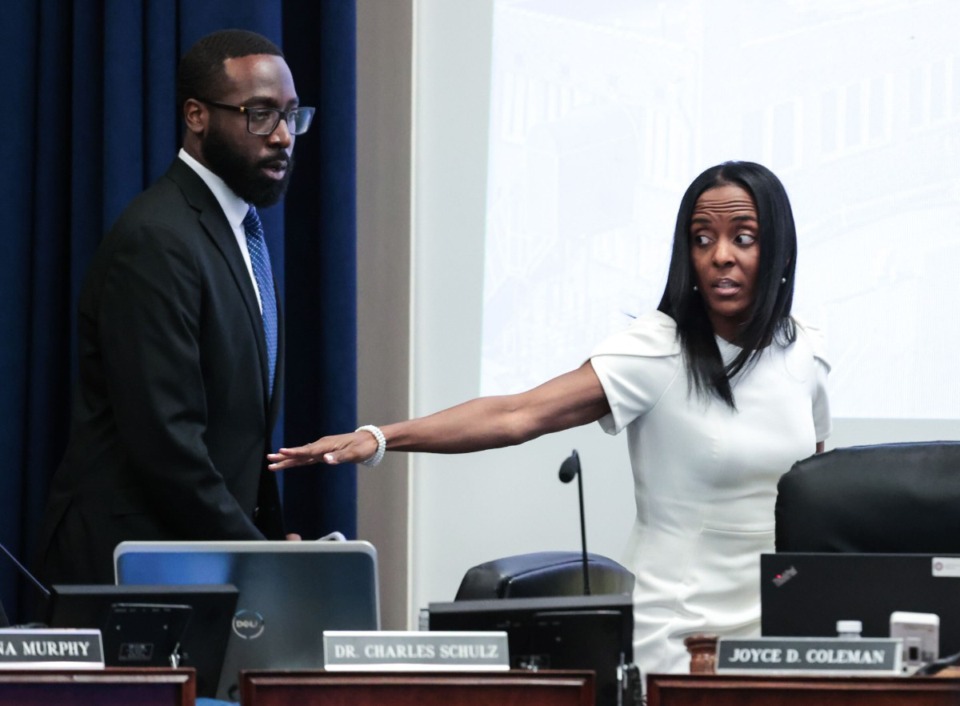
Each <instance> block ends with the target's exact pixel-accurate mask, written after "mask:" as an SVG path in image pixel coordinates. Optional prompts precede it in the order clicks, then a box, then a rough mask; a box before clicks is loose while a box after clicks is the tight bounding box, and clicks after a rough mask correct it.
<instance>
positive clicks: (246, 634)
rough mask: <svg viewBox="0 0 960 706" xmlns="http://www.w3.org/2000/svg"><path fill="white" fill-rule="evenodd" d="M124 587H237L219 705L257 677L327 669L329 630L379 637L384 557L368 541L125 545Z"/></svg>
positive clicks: (119, 557)
mask: <svg viewBox="0 0 960 706" xmlns="http://www.w3.org/2000/svg"><path fill="white" fill-rule="evenodd" d="M114 568H115V571H116V579H117V583H118V584H145V583H162V584H210V583H229V584H233V585H234V586H236V587H237V589H238V591H239V596H238V599H237V610H236V613H235V614H234V615H233V621H232V624H231V631H230V636H229V639H228V641H227V650H226V656H225V657H224V662H223V669H222V670H221V676H220V683H219V686H218V688H217V693H216V698H218V699H223V700H227V701H239V700H240V697H239V696H240V695H239V675H240V671H241V670H251V669H258V670H259V669H317V668H320V667H322V666H323V631H324V630H379V629H380V602H379V587H378V576H377V554H376V550H375V549H374V547H373V545H371V544H370V543H369V542H364V541H306V542H286V541H241V542H220V541H201V542H122V543H120V544H119V545H117V548H116V549H115V550H114Z"/></svg>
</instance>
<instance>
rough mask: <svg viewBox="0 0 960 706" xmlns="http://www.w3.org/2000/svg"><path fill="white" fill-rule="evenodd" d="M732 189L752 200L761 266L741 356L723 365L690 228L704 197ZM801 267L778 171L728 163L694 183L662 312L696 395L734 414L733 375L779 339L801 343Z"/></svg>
mask: <svg viewBox="0 0 960 706" xmlns="http://www.w3.org/2000/svg"><path fill="white" fill-rule="evenodd" d="M729 184H733V185H736V186H739V187H741V188H743V189H745V190H746V191H747V192H748V193H749V194H750V195H751V196H753V201H754V203H755V204H756V207H757V220H758V227H759V234H760V239H759V242H760V264H759V267H758V271H757V282H756V285H755V287H754V292H755V296H754V300H753V303H752V304H751V305H750V310H749V313H748V316H747V320H746V323H745V324H744V325H743V327H742V328H741V329H740V332H739V333H738V335H737V339H736V340H735V341H733V343H735V344H736V345H738V346H740V348H742V350H741V351H740V353H739V354H738V355H737V357H736V358H734V359H733V361H731V362H730V364H729V365H727V366H725V365H724V364H723V359H722V357H721V355H720V349H719V348H718V347H717V341H716V337H715V335H714V331H713V326H712V325H711V324H710V319H709V318H708V317H707V310H706V307H705V306H704V304H703V297H702V296H701V294H700V292H698V291H696V290H694V285H695V284H697V279H696V275H695V273H694V271H693V262H692V260H691V256H690V243H691V237H690V225H691V221H692V219H693V211H694V208H695V206H696V204H697V199H699V198H700V195H701V194H703V192H705V191H709V190H710V189H713V188H716V187H718V186H725V185H729ZM796 266H797V229H796V226H795V224H794V222H793V211H792V210H791V208H790V200H789V199H788V198H787V192H786V190H785V189H784V188H783V184H781V183H780V180H779V179H778V178H777V177H776V175H774V173H773V172H771V171H770V170H769V169H767V168H766V167H764V166H761V165H759V164H754V163H753V162H724V163H723V164H719V165H717V166H715V167H711V168H710V169H707V170H706V171H705V172H703V173H702V174H701V175H700V176H698V177H697V178H696V179H694V181H693V183H692V184H690V187H689V188H688V189H687V191H686V193H685V194H684V195H683V199H682V200H681V202H680V210H679V212H678V213H677V226H676V230H675V231H674V234H673V254H672V255H671V258H670V270H669V272H668V274H667V285H666V287H665V288H664V291H663V298H661V300H660V305H659V306H658V307H657V308H658V309H659V310H660V311H662V312H663V313H665V314H667V315H668V316H670V317H671V318H673V320H674V321H676V322H677V335H678V336H679V339H680V346H681V348H682V350H683V355H684V358H685V360H686V363H687V368H688V369H689V371H690V379H691V384H692V386H693V387H694V389H696V391H697V393H698V394H704V393H708V394H709V393H712V394H716V395H717V396H718V397H719V398H720V399H722V400H723V401H724V402H726V403H727V404H728V405H729V406H730V407H732V408H734V409H735V408H736V404H735V403H734V399H733V391H732V390H731V386H730V380H731V379H732V378H733V376H734V375H736V374H737V373H738V372H740V371H741V370H742V369H743V368H744V367H746V366H747V365H750V364H752V363H753V362H754V361H755V360H756V358H757V357H758V356H759V355H761V353H762V352H763V349H764V348H766V347H767V346H769V345H770V344H771V343H772V342H773V341H774V339H776V340H777V341H778V342H782V343H790V342H792V341H794V340H795V339H796V336H797V332H796V326H795V325H794V322H793V319H792V318H791V317H790V308H791V306H792V305H793V282H794V272H795V270H796ZM784 279H785V280H786V281H783V280H784Z"/></svg>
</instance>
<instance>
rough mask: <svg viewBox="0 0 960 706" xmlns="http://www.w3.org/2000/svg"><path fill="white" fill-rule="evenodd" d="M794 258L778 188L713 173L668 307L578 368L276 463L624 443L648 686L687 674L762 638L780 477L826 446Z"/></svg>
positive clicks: (686, 238) (698, 202)
mask: <svg viewBox="0 0 960 706" xmlns="http://www.w3.org/2000/svg"><path fill="white" fill-rule="evenodd" d="M796 260H797V241H796V229H795V226H794V221H793V214H792V211H791V208H790V202H789V199H788V198H787V194H786V191H785V190H784V188H783V185H782V184H781V183H780V181H779V179H777V177H776V176H775V175H774V174H773V173H772V172H770V170H768V169H766V168H765V167H763V166H761V165H758V164H753V163H750V162H727V163H724V164H721V165H718V166H716V167H712V168H710V169H708V170H706V171H705V172H703V173H702V174H701V175H700V176H699V177H697V179H695V180H694V182H693V183H692V184H691V185H690V187H689V188H688V189H687V191H686V193H685V194H684V197H683V199H682V201H681V204H680V209H679V213H678V215H677V225H676V230H675V232H674V241H673V254H672V258H671V263H670V270H669V275H668V278H667V285H666V289H665V291H664V294H663V298H662V299H661V301H660V305H659V306H658V308H657V311H655V312H652V313H650V314H647V315H643V316H641V317H639V318H637V319H636V320H635V321H634V323H633V324H632V325H631V326H630V327H629V328H628V329H627V330H625V331H624V332H622V333H620V334H617V335H614V336H612V337H611V338H609V339H608V340H606V341H604V342H603V343H602V344H601V345H599V346H598V347H597V349H596V350H595V351H594V353H593V354H592V355H591V357H590V359H589V360H588V361H587V362H585V363H584V364H583V365H581V366H580V367H579V368H577V369H576V370H573V371H571V372H568V373H566V374H564V375H560V376H559V377H556V378H554V379H552V380H550V381H548V382H545V383H544V384H542V385H540V386H538V387H536V388H534V389H532V390H528V391H526V392H522V393H519V394H514V395H504V396H496V397H483V398H478V399H475V400H471V401H469V402H465V403H463V404H460V405H457V406H455V407H451V408H449V409H446V410H443V411H441V412H437V413H436V414H432V415H429V416H427V417H422V418H419V419H414V420H410V421H405V422H399V423H396V424H389V425H386V426H383V427H380V428H377V427H373V426H365V427H361V428H360V429H358V430H357V431H355V432H353V433H351V434H341V435H337V436H329V437H324V438H321V439H319V440H317V441H315V442H313V443H311V444H307V445H305V446H301V447H297V448H284V449H280V450H279V451H278V452H277V453H275V454H271V455H270V456H269V457H268V459H269V461H270V464H271V466H270V467H271V468H272V469H273V470H281V469H284V468H290V467H292V466H299V465H304V464H309V463H317V462H323V463H327V464H337V463H358V462H359V463H364V462H366V463H368V464H370V463H376V462H379V460H380V459H381V458H382V457H383V453H384V451H385V450H391V451H427V452H437V453H464V452H469V451H479V450H483V449H489V448H497V447H503V446H510V445H514V444H520V443H523V442H525V441H529V440H530V439H534V438H536V437H538V436H541V435H543V434H548V433H550V432H556V431H560V430H563V429H569V428H571V427H575V426H579V425H582V424H586V423H588V422H594V421H599V422H600V424H601V425H602V427H603V428H604V429H605V430H606V431H607V432H609V433H614V434H615V433H618V432H620V431H621V430H623V429H626V431H627V435H628V441H629V450H630V460H631V465H632V468H633V474H634V485H635V491H636V507H637V516H636V521H635V523H634V528H633V531H632V534H631V538H630V541H629V545H628V556H627V559H626V562H625V563H626V564H627V566H630V567H631V568H632V569H633V571H634V573H635V574H636V577H637V584H636V589H635V591H634V603H635V606H636V608H635V634H634V661H635V662H636V663H637V664H638V665H639V666H640V669H641V673H643V674H650V673H657V672H683V671H686V670H687V668H688V665H689V659H688V657H687V655H686V651H685V648H684V645H683V639H684V638H685V637H686V636H688V635H691V634H695V633H703V632H709V633H716V634H719V635H721V636H755V635H757V634H759V617H760V601H759V554H760V553H761V552H764V551H773V529H774V526H773V525H774V519H773V508H774V501H775V498H776V485H777V480H778V479H779V478H780V476H781V475H782V474H783V473H785V472H786V471H787V470H788V469H789V468H790V467H791V466H792V465H793V463H794V462H796V461H798V460H800V459H802V458H805V457H807V456H809V455H811V454H812V453H814V451H818V452H819V451H821V450H822V449H823V441H824V439H826V437H827V436H828V435H829V432H830V414H829V408H828V403H827V395H826V377H827V372H828V370H829V367H828V365H827V363H826V361H825V359H824V354H823V345H822V341H821V337H820V335H819V332H817V331H816V330H815V329H812V328H810V327H806V326H803V325H801V324H799V323H797V322H796V321H795V320H794V319H793V318H792V317H791V315H790V310H791V304H792V301H793V284H794V271H795V268H796Z"/></svg>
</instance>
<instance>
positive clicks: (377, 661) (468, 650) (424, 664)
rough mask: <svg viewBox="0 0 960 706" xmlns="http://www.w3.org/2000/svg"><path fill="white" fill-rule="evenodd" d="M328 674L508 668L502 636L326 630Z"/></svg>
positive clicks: (505, 637)
mask: <svg viewBox="0 0 960 706" xmlns="http://www.w3.org/2000/svg"><path fill="white" fill-rule="evenodd" d="M323 666H324V668H325V669H327V670H330V671H335V670H340V671H364V670H384V671H410V672H415V671H444V670H457V671H465V672H469V671H496V670H508V669H510V655H509V654H508V651H507V633H505V632H443V631H436V632H433V631H424V632H405V631H355V630H335V631H331V630H325V631H324V633H323Z"/></svg>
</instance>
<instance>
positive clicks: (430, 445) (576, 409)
mask: <svg viewBox="0 0 960 706" xmlns="http://www.w3.org/2000/svg"><path fill="white" fill-rule="evenodd" d="M609 411H610V405H609V404H608V403H607V398H606V396H605V395H604V393H603V387H602V386H601V385H600V380H599V378H598V377H597V374H596V373H595V372H594V370H593V366H592V365H591V364H590V362H589V361H587V362H586V363H584V364H583V365H581V366H580V367H579V368H577V369H576V370H573V371H571V372H569V373H565V374H563V375H560V376H559V377H555V378H553V379H552V380H549V381H547V382H545V383H543V384H542V385H539V386H537V387H535V388H533V389H532V390H528V391H526V392H521V393H518V394H515V395H498V396H495V397H479V398H477V399H474V400H470V401H469V402H464V403H463V404H459V405H456V406H455V407H450V408H449V409H445V410H443V411H442V412H436V413H435V414H431V415H429V416H426V417H420V418H418V419H411V420H409V421H406V422H398V423H396V424H388V425H386V426H383V427H381V428H380V429H381V431H382V432H383V435H384V437H385V438H386V441H387V449H389V450H391V451H429V452H433V453H466V452H469V451H482V450H484V449H494V448H500V447H502V446H514V445H516V444H522V443H523V442H525V441H529V440H531V439H535V438H537V437H538V436H542V435H544V434H549V433H551V432H555V431H562V430H563V429H570V428H572V427H577V426H581V425H583V424H588V423H590V422H594V421H596V420H598V419H600V418H601V417H602V416H604V415H605V414H607V413H608V412H609ZM376 450H377V440H376V439H375V438H374V436H373V434H371V433H370V432H367V431H356V432H352V433H350V434H338V435H336V436H325V437H323V438H321V439H318V440H317V441H314V442H313V443H310V444H306V445H304V446H298V447H295V448H282V449H280V450H279V451H278V452H277V453H273V454H268V456H267V460H268V461H269V462H270V469H271V470H274V471H279V470H283V469H284V468H292V467H294V466H303V465H307V464H311V463H320V462H323V463H328V464H336V463H357V462H360V461H364V460H366V459H368V458H370V457H371V456H373V454H374V453H375V452H376Z"/></svg>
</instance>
